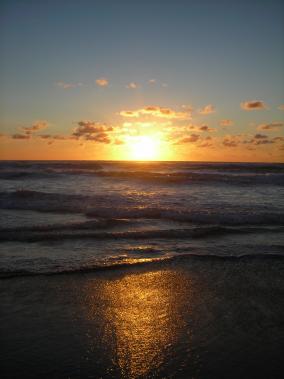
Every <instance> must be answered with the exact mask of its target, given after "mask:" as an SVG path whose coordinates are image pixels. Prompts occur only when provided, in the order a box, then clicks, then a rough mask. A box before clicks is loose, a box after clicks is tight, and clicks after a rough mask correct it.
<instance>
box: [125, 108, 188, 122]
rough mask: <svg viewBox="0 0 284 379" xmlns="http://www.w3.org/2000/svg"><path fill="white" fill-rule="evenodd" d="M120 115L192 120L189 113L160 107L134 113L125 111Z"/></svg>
mask: <svg viewBox="0 0 284 379" xmlns="http://www.w3.org/2000/svg"><path fill="white" fill-rule="evenodd" d="M119 114H120V116H123V117H139V116H152V117H160V118H168V119H188V118H190V115H189V114H188V112H176V111H175V110H173V109H172V108H163V107H159V106H148V107H145V108H140V109H136V110H134V111H128V110H123V111H121V112H120V113H119Z"/></svg>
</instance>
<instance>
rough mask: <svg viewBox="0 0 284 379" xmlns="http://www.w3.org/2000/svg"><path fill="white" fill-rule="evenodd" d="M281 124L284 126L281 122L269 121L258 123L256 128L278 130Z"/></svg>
mask: <svg viewBox="0 0 284 379" xmlns="http://www.w3.org/2000/svg"><path fill="white" fill-rule="evenodd" d="M283 126H284V123H283V122H271V123H268V124H260V125H258V127H257V129H258V130H267V131H274V130H279V128H281V127H283Z"/></svg>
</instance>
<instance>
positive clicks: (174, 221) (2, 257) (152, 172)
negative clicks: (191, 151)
mask: <svg viewBox="0 0 284 379" xmlns="http://www.w3.org/2000/svg"><path fill="white" fill-rule="evenodd" d="M0 182H1V192H0V208H1V211H0V217H1V229H0V242H1V243H0V274H1V276H2V277H13V276H21V275H38V274H60V273H66V272H89V271H96V270H101V269H112V268H117V267H118V266H121V265H126V266H127V265H133V264H140V263H143V264H147V263H150V262H153V261H161V260H181V259H182V260H186V259H192V258H194V257H195V258H196V257H198V258H200V257H201V258H203V259H208V258H212V257H216V258H223V259H228V260H232V259H240V258H244V257H249V258H250V257H266V256H267V255H269V256H270V257H271V256H277V257H279V256H280V255H283V253H284V249H283V246H284V233H283V231H284V201H283V200H284V164H260V163H257V164H256V163H198V162H114V161H46V162H45V161H5V162H4V161H2V162H1V163H0Z"/></svg>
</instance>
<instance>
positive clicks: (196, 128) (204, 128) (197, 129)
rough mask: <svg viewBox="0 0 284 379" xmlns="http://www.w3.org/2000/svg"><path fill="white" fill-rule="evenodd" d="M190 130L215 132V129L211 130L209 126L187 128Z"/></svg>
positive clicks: (190, 126)
mask: <svg viewBox="0 0 284 379" xmlns="http://www.w3.org/2000/svg"><path fill="white" fill-rule="evenodd" d="M187 128H188V129H190V130H195V131H197V132H215V131H216V129H215V128H210V127H209V126H208V125H200V126H199V125H189V126H188V127H187Z"/></svg>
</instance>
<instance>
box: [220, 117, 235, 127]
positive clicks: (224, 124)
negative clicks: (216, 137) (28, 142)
mask: <svg viewBox="0 0 284 379" xmlns="http://www.w3.org/2000/svg"><path fill="white" fill-rule="evenodd" d="M219 125H220V126H222V127H224V128H225V127H227V126H232V125H234V122H233V121H232V120H229V119H227V118H226V119H223V120H221V121H220V123H219Z"/></svg>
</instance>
